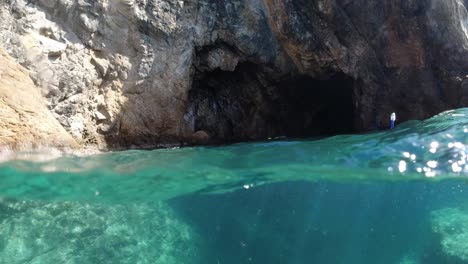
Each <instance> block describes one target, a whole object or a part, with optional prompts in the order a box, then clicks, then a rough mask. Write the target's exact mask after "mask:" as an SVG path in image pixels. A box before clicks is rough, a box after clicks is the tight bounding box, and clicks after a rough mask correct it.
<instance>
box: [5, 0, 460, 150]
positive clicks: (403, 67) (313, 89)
mask: <svg viewBox="0 0 468 264" xmlns="http://www.w3.org/2000/svg"><path fill="white" fill-rule="evenodd" d="M28 2H30V3H29V4H28V5H26V1H24V0H16V1H4V2H2V4H0V7H1V14H0V19H2V22H3V23H2V29H1V31H0V39H1V40H2V43H3V46H4V47H5V48H6V49H7V50H8V52H9V53H10V54H11V55H12V56H13V57H15V58H16V60H17V61H18V62H19V63H21V64H22V65H24V66H26V67H27V68H28V69H29V70H31V73H32V74H31V76H32V77H33V79H34V81H35V82H36V83H37V84H38V85H39V86H40V87H42V89H43V94H44V95H45V97H46V98H47V101H48V104H49V108H50V109H51V110H52V112H53V113H54V114H55V115H56V117H57V119H58V120H59V121H60V122H61V124H63V125H64V127H65V128H66V129H67V130H68V131H72V130H74V131H73V135H74V137H75V138H77V139H80V140H82V139H84V140H85V141H89V142H97V144H98V145H99V146H100V147H103V148H106V147H108V148H113V147H115V148H119V147H120V148H122V147H123V148H125V147H129V146H132V147H134V146H140V147H154V146H157V145H159V144H164V143H174V144H184V143H187V142H191V139H192V135H193V134H194V133H195V132H196V131H199V130H203V131H206V132H207V133H208V134H209V135H210V138H211V140H213V141H216V142H227V141H238V140H246V139H247V140H251V139H265V138H268V137H275V136H311V135H315V134H321V133H328V134H330V133H332V134H333V133H346V132H359V131H366V130H371V129H377V128H383V127H387V123H388V118H389V114H390V113H392V112H397V114H398V116H399V121H405V120H408V119H422V118H426V117H429V116H432V115H433V114H435V113H438V112H441V111H443V110H445V109H449V108H456V107H462V106H467V105H468V95H467V94H468V93H467V92H466V91H467V90H466V85H465V83H466V81H464V80H465V76H466V73H467V72H468V63H467V62H468V36H467V34H466V33H465V32H467V30H466V28H467V27H468V25H467V24H466V22H465V21H466V17H468V15H467V10H466V7H465V3H464V2H463V1H458V0H448V1H442V0H423V1H399V0H390V1H377V0H371V1H349V0H320V1H307V0H280V1H273V0H255V1H249V0H236V1H234V0H221V1H206V0H200V1H178V0H133V1H131V0H125V1H123V0H99V1H71V0H40V1H34V0H33V1H28ZM45 39H47V40H45ZM49 39H50V40H49ZM97 96H101V97H102V98H104V99H103V102H102V103H101V104H102V105H103V107H104V108H105V109H106V110H107V114H106V117H107V120H106V121H105V122H106V124H104V125H105V127H106V129H102V127H103V124H98V123H99V122H101V120H98V119H96V118H95V112H96V111H97V110H98V107H99V105H98V104H96V103H95V102H94V98H96V97H97ZM78 121H81V122H82V123H83V124H84V127H87V129H83V130H76V129H74V128H73V127H72V126H71V124H74V123H76V122H78ZM90 139H91V140H90Z"/></svg>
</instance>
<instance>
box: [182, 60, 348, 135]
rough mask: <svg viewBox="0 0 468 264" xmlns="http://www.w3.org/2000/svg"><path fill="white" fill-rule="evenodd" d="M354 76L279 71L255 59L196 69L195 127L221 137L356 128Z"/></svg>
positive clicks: (191, 98)
mask: <svg viewBox="0 0 468 264" xmlns="http://www.w3.org/2000/svg"><path fill="white" fill-rule="evenodd" d="M354 83H355V81H354V79H352V78H350V77H349V76H347V75H345V74H342V73H337V74H334V75H332V76H331V77H329V78H328V79H327V80H318V79H314V78H311V77H309V76H305V75H289V76H283V77H277V76H275V73H274V72H271V71H270V72H269V71H268V70H265V69H263V68H260V67H259V66H257V65H255V64H252V63H248V62H247V63H245V62H244V63H240V64H239V65H237V67H236V69H235V70H234V71H232V72H229V71H221V70H214V71H210V72H201V71H196V73H195V75H194V78H193V84H192V89H191V90H190V92H189V101H190V110H189V111H188V112H190V113H191V117H192V118H193V126H194V129H195V131H198V130H203V131H206V132H207V133H208V134H209V135H211V137H212V139H214V140H215V141H219V142H235V141H244V140H262V139H266V138H274V137H280V136H285V137H295V138H305V137H313V136H327V135H335V134H344V133H353V132H355V127H354V119H355V114H354V106H353V87H354Z"/></svg>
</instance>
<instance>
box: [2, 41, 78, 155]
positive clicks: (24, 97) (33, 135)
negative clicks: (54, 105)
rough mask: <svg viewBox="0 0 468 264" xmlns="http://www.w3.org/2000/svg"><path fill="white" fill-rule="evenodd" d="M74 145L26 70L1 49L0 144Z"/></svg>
mask: <svg viewBox="0 0 468 264" xmlns="http://www.w3.org/2000/svg"><path fill="white" fill-rule="evenodd" d="M41 145H45V146H56V147H77V143H76V142H75V140H74V139H73V138H72V137H71V136H70V135H69V134H68V133H67V131H65V129H63V127H62V126H61V125H60V124H59V123H58V122H57V120H56V119H55V118H54V116H53V115H52V114H51V113H50V112H49V110H48V109H47V108H46V102H45V100H44V99H43V98H42V96H41V94H40V91H39V89H38V88H37V87H35V86H34V83H33V82H32V80H31V79H30V78H29V76H28V71H27V70H26V69H24V68H23V67H21V66H20V65H18V64H16V62H14V61H13V59H12V58H11V57H9V56H8V55H7V54H6V53H5V51H4V50H3V49H0V146H1V147H5V146H6V147H10V148H14V149H17V148H18V149H21V148H23V147H35V146H36V147H38V146H41Z"/></svg>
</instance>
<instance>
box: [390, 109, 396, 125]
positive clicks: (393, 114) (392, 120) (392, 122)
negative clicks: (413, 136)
mask: <svg viewBox="0 0 468 264" xmlns="http://www.w3.org/2000/svg"><path fill="white" fill-rule="evenodd" d="M395 120H396V114H395V113H394V112H393V113H392V114H391V115H390V129H392V128H394V127H395Z"/></svg>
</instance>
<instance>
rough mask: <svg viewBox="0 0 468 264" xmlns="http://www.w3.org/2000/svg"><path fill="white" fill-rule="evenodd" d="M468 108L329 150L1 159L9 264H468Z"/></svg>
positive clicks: (304, 147)
mask: <svg viewBox="0 0 468 264" xmlns="http://www.w3.org/2000/svg"><path fill="white" fill-rule="evenodd" d="M467 148H468V109H458V110H454V111H449V112H445V113H442V114H440V115H438V116H435V117H433V118H431V119H429V120H426V121H411V122H406V123H403V124H400V125H399V126H398V127H397V128H396V129H394V130H389V131H384V132H377V133H370V134H364V135H343V136H335V137H330V138H325V139H318V140H273V141H267V142H260V143H244V144H236V145H231V146H220V147H198V148H182V149H164V150H154V151H125V152H115V153H105V154H98V155H93V156H83V157H80V156H74V155H66V154H57V153H2V158H3V160H4V162H2V163H0V177H1V180H0V197H1V198H0V223H1V224H0V263H214V264H217V263H353V264H354V263H356V264H357V263H359V264H367V263H373V264H375V263H395V264H409V263H434V264H435V263H449V264H450V263H468V184H467V179H468V178H467V177H468V158H467V153H468V151H467Z"/></svg>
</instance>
